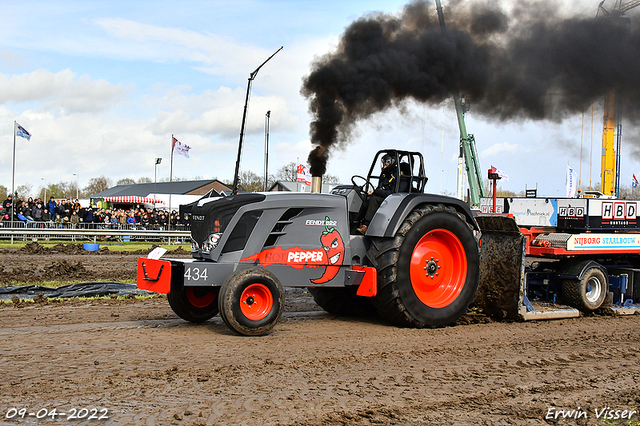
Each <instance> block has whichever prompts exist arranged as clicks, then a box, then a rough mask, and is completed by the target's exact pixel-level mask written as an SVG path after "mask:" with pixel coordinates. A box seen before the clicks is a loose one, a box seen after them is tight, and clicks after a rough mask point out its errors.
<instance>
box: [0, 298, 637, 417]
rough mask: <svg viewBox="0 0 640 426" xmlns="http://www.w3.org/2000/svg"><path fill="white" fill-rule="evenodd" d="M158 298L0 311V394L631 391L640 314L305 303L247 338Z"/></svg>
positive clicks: (532, 406) (250, 399)
mask: <svg viewBox="0 0 640 426" xmlns="http://www.w3.org/2000/svg"><path fill="white" fill-rule="evenodd" d="M153 303H154V302H149V303H147V304H142V305H141V306H138V307H137V306H136V305H135V304H134V305H130V306H125V307H122V309H121V311H119V312H118V313H117V315H119V316H117V317H112V316H111V314H113V312H111V314H107V313H106V312H109V311H112V310H113V309H114V307H112V306H111V307H110V306H91V307H88V308H87V309H71V310H69V313H68V315H67V316H66V317H64V318H62V319H60V318H58V315H59V314H60V311H61V310H63V309H64V308H59V307H56V309H51V310H50V311H51V312H49V313H47V314H43V313H39V314H38V316H39V320H38V321H37V322H36V321H34V320H33V318H34V316H35V313H36V312H38V310H37V309H36V308H33V309H32V308H24V309H5V310H0V321H3V320H5V321H4V323H5V324H6V323H10V324H11V325H10V326H7V327H5V328H3V329H0V338H2V339H3V340H4V341H10V342H11V343H12V344H10V345H4V346H2V347H1V348H0V358H1V359H2V360H4V361H8V360H10V362H8V363H4V364H3V365H2V366H1V367H0V374H1V376H2V377H4V378H5V380H3V381H2V382H1V383H0V409H2V410H6V409H7V407H9V406H13V405H15V404H18V403H19V402H20V401H26V403H28V404H30V405H32V406H34V405H39V406H41V407H42V406H45V405H46V406H48V407H53V406H56V407H59V410H60V409H63V408H69V407H71V406H74V404H75V405H76V406H87V405H89V404H96V405H100V406H104V407H107V408H109V410H110V413H111V414H112V419H111V420H110V421H107V422H106V423H105V424H114V425H115V424H133V425H167V424H186V425H218V424H219V425H222V424H225V425H227V424H234V425H236V424H237V425H240V424H247V425H249V424H261V425H276V424H278V425H294V424H301V425H342V424H356V425H358V424H363V425H364V424H366V425H369V424H399V425H400V424H402V425H418V424H436V423H439V424H453V423H454V422H457V423H458V424H463V425H464V424H497V423H499V422H507V423H505V424H543V417H544V414H545V412H546V409H547V408H548V407H552V406H554V407H566V408H577V407H578V406H581V407H583V408H585V407H591V408H593V407H595V406H596V404H598V403H601V402H602V403H606V404H609V405H616V404H618V405H620V406H621V407H622V406H625V407H626V406H627V405H630V404H631V405H632V404H637V405H640V401H639V400H638V399H637V398H638V397H637V395H640V392H638V385H637V384H636V383H640V367H638V365H639V364H640V362H639V361H640V360H639V359H638V349H640V347H639V346H640V345H639V338H638V337H637V336H635V334H637V333H634V332H633V331H635V330H637V329H638V328H639V326H640V318H638V317H626V318H615V317H606V318H581V319H577V320H563V321H554V322H546V323H523V324H517V323H488V324H476V325H469V326H457V327H450V328H445V329H436V330H414V329H398V328H395V327H389V326H387V325H385V324H381V323H376V322H374V321H360V320H353V319H342V318H336V317H334V316H330V315H326V314H315V313H314V314H313V315H309V316H305V314H297V315H291V316H287V317H286V318H285V320H283V321H282V322H281V323H279V324H278V325H277V326H276V330H275V332H274V333H272V334H271V335H269V336H265V337H260V338H246V337H239V336H235V335H233V334H232V333H230V332H229V331H228V330H227V329H226V328H225V327H224V326H223V325H222V323H221V321H220V320H219V318H215V319H214V320H213V321H210V322H208V323H205V324H203V325H191V324H187V323H185V322H183V321H180V320H177V319H175V318H173V317H170V318H167V317H166V310H165V309H168V308H163V309H158V308H157V306H155V305H154V306H152V305H153ZM158 303H161V302H158ZM147 305H149V306H147ZM147 308H149V309H150V310H148V311H147V310H146V309H147ZM136 309H139V310H140V312H135V310H136ZM151 309H152V310H151ZM9 316H11V318H9ZM21 316H22V319H20V318H21ZM105 319H107V320H106V321H105ZM61 322H63V323H61ZM613 330H615V331H616V332H615V333H613V332H612V331H613ZM621 330H625V332H624V333H622V332H621ZM15 395H19V398H20V399H19V400H18V399H16V397H15ZM630 408H632V407H630ZM0 414H1V412H0ZM12 424H16V423H15V422H13V423H12ZM78 424H82V423H78ZM86 424H90V423H86Z"/></svg>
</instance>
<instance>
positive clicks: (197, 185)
mask: <svg viewBox="0 0 640 426" xmlns="http://www.w3.org/2000/svg"><path fill="white" fill-rule="evenodd" d="M211 190H214V191H215V192H216V193H217V194H218V195H219V194H220V193H222V191H230V190H231V188H229V187H228V186H226V185H225V184H223V183H222V182H220V181H219V180H217V179H214V180H182V181H176V182H157V183H153V182H151V183H136V184H131V185H116V186H114V187H113V188H109V189H107V190H104V191H101V192H98V193H97V194H93V195H91V196H90V197H89V198H104V197H114V196H139V197H147V196H149V195H150V194H151V195H153V194H181V195H205V194H207V193H208V192H209V191H211Z"/></svg>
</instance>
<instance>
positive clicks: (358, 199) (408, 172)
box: [331, 149, 428, 229]
mask: <svg viewBox="0 0 640 426" xmlns="http://www.w3.org/2000/svg"><path fill="white" fill-rule="evenodd" d="M385 155H389V156H391V157H393V158H395V162H394V165H395V170H394V171H392V173H393V174H394V175H395V176H397V177H398V179H396V184H395V188H394V190H393V192H394V193H420V194H421V193H423V192H424V188H425V186H426V184H427V179H428V178H427V177H426V175H425V171H424V159H423V158H422V154H421V153H419V152H414V151H400V150H396V149H384V150H380V151H378V152H377V153H376V155H375V157H374V159H373V162H372V163H371V167H370V168H369V173H368V174H367V177H366V178H365V177H363V176H360V175H354V176H352V177H351V185H339V186H336V187H335V188H334V189H333V190H332V191H331V193H332V194H336V195H343V196H345V197H346V198H347V208H348V210H349V221H350V222H351V224H352V226H351V227H352V228H353V229H355V228H356V227H357V225H358V223H359V222H360V220H361V219H362V218H363V217H364V213H365V211H366V206H367V200H368V197H369V192H370V191H373V190H374V189H375V188H376V187H377V186H378V183H379V181H380V171H381V169H382V168H381V167H380V164H381V160H382V158H383V157H384V156H385Z"/></svg>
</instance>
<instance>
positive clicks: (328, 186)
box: [269, 180, 336, 193]
mask: <svg viewBox="0 0 640 426" xmlns="http://www.w3.org/2000/svg"><path fill="white" fill-rule="evenodd" d="M335 186H336V185H335V184H332V183H324V182H323V183H322V190H321V191H320V192H322V193H329V192H331V190H332V189H333V188H334V187H335ZM274 191H289V192H309V191H311V187H310V186H308V185H305V184H304V183H298V182H290V181H284V180H279V181H277V182H276V183H274V184H273V185H271V188H269V192H274Z"/></svg>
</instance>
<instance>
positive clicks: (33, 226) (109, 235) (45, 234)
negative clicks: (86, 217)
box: [0, 221, 190, 243]
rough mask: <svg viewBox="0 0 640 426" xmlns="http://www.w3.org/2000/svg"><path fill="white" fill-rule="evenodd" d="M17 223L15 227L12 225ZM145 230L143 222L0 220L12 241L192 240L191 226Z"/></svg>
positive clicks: (2, 233) (0, 232) (0, 233)
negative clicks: (74, 223) (72, 222)
mask: <svg viewBox="0 0 640 426" xmlns="http://www.w3.org/2000/svg"><path fill="white" fill-rule="evenodd" d="M11 225H14V226H11ZM153 228H156V229H145V227H142V226H139V225H119V224H98V223H81V224H78V225H76V226H73V224H70V223H68V224H67V223H65V224H56V223H49V222H27V223H23V222H19V221H14V222H10V221H2V222H0V239H5V240H7V239H10V240H11V243H13V242H14V241H15V240H18V241H38V240H42V241H51V240H71V241H93V242H94V243H95V242H97V241H98V240H101V241H103V240H117V241H122V242H130V241H154V242H168V243H171V242H189V241H190V231H189V228H188V227H181V228H182V229H163V228H162V227H155V226H154V227H153Z"/></svg>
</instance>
